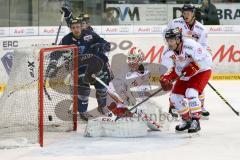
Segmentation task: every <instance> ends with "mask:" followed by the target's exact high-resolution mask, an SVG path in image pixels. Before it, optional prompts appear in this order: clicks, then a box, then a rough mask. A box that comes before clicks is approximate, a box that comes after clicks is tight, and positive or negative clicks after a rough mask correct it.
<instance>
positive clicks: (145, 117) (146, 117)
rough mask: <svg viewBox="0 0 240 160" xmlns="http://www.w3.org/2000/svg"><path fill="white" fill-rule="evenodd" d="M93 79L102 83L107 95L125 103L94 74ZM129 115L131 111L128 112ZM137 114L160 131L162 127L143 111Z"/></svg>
mask: <svg viewBox="0 0 240 160" xmlns="http://www.w3.org/2000/svg"><path fill="white" fill-rule="evenodd" d="M92 77H93V78H95V79H96V80H97V81H98V82H99V83H101V84H102V85H103V86H104V87H106V88H107V93H108V95H109V96H110V97H112V98H113V99H114V100H115V101H116V102H117V103H122V104H123V103H124V102H123V100H122V99H121V97H120V96H119V95H118V94H117V93H116V92H114V91H113V90H112V89H111V88H110V87H109V86H108V85H106V84H105V83H104V82H103V81H102V80H101V79H100V78H98V77H96V76H95V75H94V74H93V75H92ZM127 112H128V113H129V112H130V110H128V111H127ZM134 114H136V115H137V116H138V117H141V118H142V119H143V120H146V121H147V122H148V123H150V124H151V125H153V126H154V129H155V130H159V129H160V127H161V125H160V124H158V123H157V122H156V121H154V120H152V119H151V118H150V117H149V116H148V115H147V114H145V113H143V112H142V111H138V110H137V113H134ZM117 118H118V116H117V117H116V118H115V121H116V120H117Z"/></svg>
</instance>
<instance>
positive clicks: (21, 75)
mask: <svg viewBox="0 0 240 160" xmlns="http://www.w3.org/2000/svg"><path fill="white" fill-rule="evenodd" d="M77 83H78V49H77V47H76V46H55V47H48V48H21V49H16V50H15V51H14V53H13V62H12V68H11V72H10V75H9V80H8V83H7V87H6V89H5V91H4V93H3V95H2V97H1V98H0V148H6V147H18V146H21V145H25V144H32V143H39V144H40V146H43V140H44V139H45V138H46V137H45V136H44V135H45V134H44V133H46V132H66V131H71V130H76V129H77V114H76V113H77Z"/></svg>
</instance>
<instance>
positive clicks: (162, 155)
mask: <svg viewBox="0 0 240 160" xmlns="http://www.w3.org/2000/svg"><path fill="white" fill-rule="evenodd" d="M210 83H212V84H213V85H214V86H215V87H216V88H217V89H218V90H219V92H220V93H221V94H222V95H223V96H224V97H225V98H226V99H227V100H228V101H229V102H230V103H231V104H232V106H234V107H235V108H236V109H237V110H240V93H239V92H240V81H211V82H210ZM205 93H206V107H207V109H208V110H209V111H210V113H211V116H210V120H208V121H201V127H202V130H201V133H200V136H199V137H193V138H189V137H186V136H185V135H179V134H176V133H174V126H175V125H176V123H171V128H170V131H165V132H149V135H148V136H147V137H143V138H85V137H83V136H82V135H83V130H84V126H83V125H81V126H79V129H78V132H77V133H74V132H72V133H68V134H66V133H65V134H62V135H59V134H53V135H49V136H48V140H47V142H46V144H45V147H44V148H40V147H36V146H33V147H26V148H17V149H8V150H0V160H5V159H7V160H8V159H12V160H28V159H29V160H30V159H31V160H33V159H41V160H45V159H51V160H63V159H64V160H65V159H69V160H70V159H71V160H159V159H162V160H176V159H183V160H200V159H201V160H203V159H208V160H239V159H240V117H238V116H236V115H235V114H234V113H233V112H232V111H231V110H230V109H229V107H228V106H227V105H226V104H225V103H224V102H223V101H222V100H221V99H220V98H219V97H218V96H217V95H216V94H215V93H214V92H213V91H212V90H211V89H210V87H207V88H206V92H205ZM158 99H159V101H158V102H159V103H161V104H162V105H164V106H165V107H166V108H165V109H167V107H168V97H167V95H165V96H162V97H159V98H158Z"/></svg>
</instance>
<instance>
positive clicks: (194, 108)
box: [160, 28, 212, 133]
mask: <svg viewBox="0 0 240 160" xmlns="http://www.w3.org/2000/svg"><path fill="white" fill-rule="evenodd" d="M165 39H166V41H167V43H168V47H169V49H168V50H167V51H166V52H165V53H164V54H163V56H162V65H164V66H166V67H167V68H169V69H170V70H169V71H168V72H167V73H165V74H164V75H162V76H161V77H160V83H161V85H162V88H163V89H164V90H165V91H166V90H172V92H171V94H170V102H171V104H172V105H173V107H174V108H175V109H176V110H177V113H178V114H179V115H180V116H181V117H182V120H183V121H182V124H180V125H177V126H176V131H179V132H180V131H185V130H188V132H189V133H194V132H198V131H199V130H200V129H201V128H200V122H199V118H200V114H201V111H202V109H201V101H200V99H199V94H200V93H201V92H202V91H203V90H204V88H205V86H206V85H207V83H208V80H209V78H210V76H211V72H212V71H211V65H212V57H211V54H210V53H209V52H208V51H207V50H206V49H205V48H203V47H202V46H201V45H200V44H199V43H197V42H196V41H194V40H192V39H183V38H182V32H181V31H180V29H179V28H175V29H169V30H167V31H166V32H165ZM181 75H184V76H183V77H181V78H180V79H178V80H177V81H176V83H175V84H174V85H173V83H172V81H174V79H177V78H178V77H179V76H181Z"/></svg>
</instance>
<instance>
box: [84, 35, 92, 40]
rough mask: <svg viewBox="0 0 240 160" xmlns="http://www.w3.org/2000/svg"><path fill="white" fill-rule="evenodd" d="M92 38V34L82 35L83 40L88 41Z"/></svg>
mask: <svg viewBox="0 0 240 160" xmlns="http://www.w3.org/2000/svg"><path fill="white" fill-rule="evenodd" d="M92 38H93V37H92V35H87V36H84V37H83V39H84V41H90V40H91V39H92Z"/></svg>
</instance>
